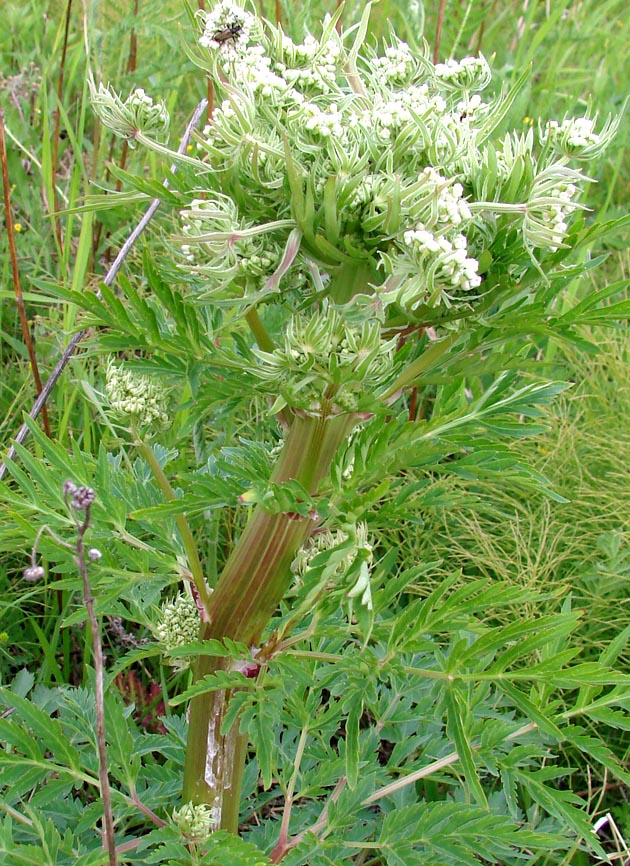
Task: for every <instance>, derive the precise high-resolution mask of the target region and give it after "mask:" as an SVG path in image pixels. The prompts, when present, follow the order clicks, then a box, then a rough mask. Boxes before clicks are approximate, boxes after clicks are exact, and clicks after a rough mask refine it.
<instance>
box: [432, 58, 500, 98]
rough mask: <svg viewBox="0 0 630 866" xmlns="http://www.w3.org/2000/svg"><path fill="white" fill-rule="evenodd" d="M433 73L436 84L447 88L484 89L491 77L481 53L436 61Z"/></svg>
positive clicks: (486, 62)
mask: <svg viewBox="0 0 630 866" xmlns="http://www.w3.org/2000/svg"><path fill="white" fill-rule="evenodd" d="M434 74H435V78H436V80H437V83H438V86H439V87H444V88H446V89H449V90H484V89H485V88H486V87H487V86H488V85H489V84H490V81H491V79H492V73H491V71H490V67H489V66H488V61H487V60H486V58H485V57H484V56H483V55H482V54H480V55H479V57H464V58H463V59H462V60H460V61H457V60H452V59H451V60H447V61H446V63H436V65H435V73H434Z"/></svg>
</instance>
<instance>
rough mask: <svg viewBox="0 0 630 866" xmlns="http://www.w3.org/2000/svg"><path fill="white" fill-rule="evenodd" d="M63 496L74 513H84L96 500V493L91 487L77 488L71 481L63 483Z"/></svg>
mask: <svg viewBox="0 0 630 866" xmlns="http://www.w3.org/2000/svg"><path fill="white" fill-rule="evenodd" d="M63 496H64V499H65V500H66V501H68V500H70V508H73V509H74V510H75V511H86V510H87V509H88V508H89V507H90V506H91V505H92V503H93V502H94V500H95V499H96V493H95V492H94V490H92V488H91V487H77V485H76V484H75V483H74V482H73V481H64V483H63Z"/></svg>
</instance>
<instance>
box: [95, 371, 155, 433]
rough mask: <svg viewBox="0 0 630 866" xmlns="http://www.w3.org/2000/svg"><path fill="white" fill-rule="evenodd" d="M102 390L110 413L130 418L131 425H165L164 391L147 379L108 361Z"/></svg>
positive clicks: (147, 377)
mask: <svg viewBox="0 0 630 866" xmlns="http://www.w3.org/2000/svg"><path fill="white" fill-rule="evenodd" d="M105 390H106V393H107V398H108V400H109V403H110V406H111V408H112V410H113V411H114V412H116V413H117V414H119V415H124V416H127V417H129V418H131V419H132V420H133V422H134V423H135V424H138V425H139V426H141V427H145V426H147V427H148V426H152V425H157V426H162V427H164V426H166V425H167V424H168V423H169V414H168V412H167V407H168V396H167V392H166V389H165V388H164V387H163V386H162V385H161V384H160V383H158V382H156V381H155V380H154V379H152V378H150V377H149V376H145V375H143V374H141V373H136V372H134V371H133V370H130V369H129V368H127V367H124V366H122V365H119V364H114V363H113V361H111V360H110V362H109V364H108V366H107V372H106V379H105Z"/></svg>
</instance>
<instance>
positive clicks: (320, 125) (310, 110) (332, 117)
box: [300, 102, 344, 138]
mask: <svg viewBox="0 0 630 866" xmlns="http://www.w3.org/2000/svg"><path fill="white" fill-rule="evenodd" d="M300 124H303V126H304V128H305V129H308V130H309V131H311V132H313V133H315V135H319V136H321V137H322V138H329V137H331V136H332V137H334V138H343V136H344V129H343V117H342V114H341V112H340V111H339V109H338V108H337V106H336V105H335V104H334V103H333V104H331V105H330V106H329V107H328V110H327V111H323V110H322V109H321V108H320V107H319V106H318V105H316V103H314V102H306V103H304V106H303V108H302V110H301V112H300Z"/></svg>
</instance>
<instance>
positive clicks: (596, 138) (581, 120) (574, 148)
mask: <svg viewBox="0 0 630 866" xmlns="http://www.w3.org/2000/svg"><path fill="white" fill-rule="evenodd" d="M596 120H597V118H592V117H565V118H564V120H563V121H562V122H561V123H558V121H557V120H549V121H548V122H547V124H546V125H545V126H542V125H541V127H540V132H539V134H540V140H541V142H542V143H543V144H544V145H548V146H549V147H551V148H552V149H553V150H555V151H556V152H557V153H561V154H564V155H565V156H568V157H571V158H573V159H596V158H597V157H599V156H601V154H602V153H603V152H604V150H605V149H606V148H607V147H608V145H609V144H610V142H611V140H612V137H613V136H614V134H615V133H616V132H617V129H618V127H619V120H620V118H616V119H615V120H612V119H611V118H610V117H609V118H608V120H607V121H606V123H605V124H604V127H603V129H602V130H601V132H599V133H597V132H595V123H596Z"/></svg>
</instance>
